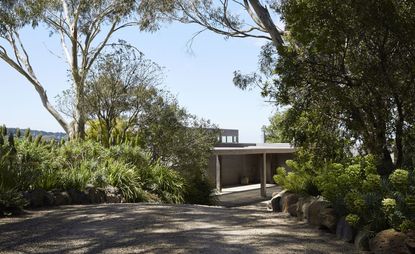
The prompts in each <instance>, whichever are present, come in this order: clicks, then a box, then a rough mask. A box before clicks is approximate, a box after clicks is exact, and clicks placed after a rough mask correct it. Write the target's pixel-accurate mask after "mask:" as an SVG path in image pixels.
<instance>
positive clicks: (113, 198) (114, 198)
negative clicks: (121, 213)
mask: <svg viewBox="0 0 415 254" xmlns="http://www.w3.org/2000/svg"><path fill="white" fill-rule="evenodd" d="M122 201H123V200H122V196H121V195H115V194H106V196H105V202H107V203H122Z"/></svg>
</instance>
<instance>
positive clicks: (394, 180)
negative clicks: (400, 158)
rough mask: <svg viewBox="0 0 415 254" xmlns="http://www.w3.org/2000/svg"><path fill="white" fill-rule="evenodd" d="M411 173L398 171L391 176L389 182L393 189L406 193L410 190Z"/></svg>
mask: <svg viewBox="0 0 415 254" xmlns="http://www.w3.org/2000/svg"><path fill="white" fill-rule="evenodd" d="M408 180H409V172H408V171H407V170H403V169H396V170H395V171H394V172H393V173H392V174H390V175H389V182H390V183H391V185H392V187H393V188H395V189H397V190H399V191H401V192H406V191H407V189H408V187H409V186H408Z"/></svg>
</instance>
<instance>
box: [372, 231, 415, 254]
mask: <svg viewBox="0 0 415 254" xmlns="http://www.w3.org/2000/svg"><path fill="white" fill-rule="evenodd" d="M406 239H407V236H406V235H405V234H404V233H402V232H398V231H395V230H394V229H387V230H383V231H381V232H379V233H378V234H377V235H376V236H375V237H374V238H373V239H372V240H371V241H370V242H369V246H370V250H371V251H372V252H373V253H374V254H387V253H394V254H410V253H411V252H410V251H409V249H408V247H407V246H406V244H405V241H406Z"/></svg>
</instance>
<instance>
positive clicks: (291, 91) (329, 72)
mask: <svg viewBox="0 0 415 254" xmlns="http://www.w3.org/2000/svg"><path fill="white" fill-rule="evenodd" d="M265 3H267V4H268V7H267V6H266V4H265ZM237 8H239V10H242V11H243V12H244V13H245V14H247V15H243V16H248V17H250V19H251V20H250V22H251V23H252V24H253V25H249V23H248V22H245V20H243V19H242V18H241V16H239V15H236V14H235V13H241V12H240V11H238V10H237ZM176 9H177V11H176V12H175V16H174V17H173V19H177V20H180V21H182V22H187V23H196V24H199V25H201V26H202V27H203V29H204V30H210V31H213V32H215V33H218V34H221V35H224V36H227V37H242V38H245V37H256V38H264V39H265V40H268V41H269V42H270V43H268V44H267V45H265V46H264V47H263V48H262V51H261V57H260V70H261V72H263V74H265V78H272V79H274V81H273V82H272V81H271V82H270V81H269V79H264V76H262V75H259V74H252V75H242V74H241V73H239V72H235V74H236V75H235V78H234V82H235V84H236V85H237V86H239V87H240V88H242V89H247V88H249V87H251V86H252V85H258V86H260V87H261V89H262V91H261V92H262V95H264V96H270V97H271V98H272V100H273V101H275V102H276V103H277V104H278V105H280V106H281V105H286V106H289V107H291V108H290V109H289V112H290V114H289V115H290V119H291V123H304V121H303V120H302V119H304V117H305V116H306V118H309V117H312V119H309V120H310V121H312V122H314V123H315V124H316V125H317V126H325V127H324V128H321V130H332V129H333V128H336V129H337V130H336V131H334V132H331V133H339V134H340V135H344V137H352V141H353V142H354V143H355V144H357V145H359V147H360V148H361V150H362V151H363V152H369V153H373V154H374V155H375V156H376V158H377V161H378V169H379V171H380V172H382V173H388V172H390V171H391V170H392V169H393V168H394V167H401V166H405V165H408V163H412V164H413V160H410V159H408V158H411V157H413V155H411V154H410V151H413V150H414V148H413V145H412V144H413V141H414V135H413V133H414V110H413V106H414V100H413V99H412V98H413V94H414V93H415V87H414V84H415V83H414V80H413V79H414V77H415V75H414V71H413V70H414V69H413V67H414V59H415V58H414V57H413V52H414V41H415V31H414V24H415V23H414V22H415V20H414V17H415V13H414V11H415V7H414V3H413V2H412V1H398V0H382V1H375V0H371V1H364V2H356V1H352V0H350V1H349V0H347V1H338V0H329V1H326V0H306V1H304V0H287V1H285V0H284V1H277V0H270V1H259V0H253V1H250V0H243V1H242V0H241V1H238V0H236V1H226V0H225V1H203V0H201V1H196V0H195V1H178V3H177V5H176ZM270 12H272V13H270ZM275 16H280V17H281V18H282V19H283V21H284V23H285V32H283V31H281V30H278V28H277V27H276V25H275V22H274V21H273V19H272V17H275ZM276 31H277V32H276ZM275 74H277V75H275ZM264 81H265V82H264ZM317 129H318V128H317ZM291 133H297V134H298V135H299V133H303V134H306V133H305V132H295V131H293V132H291ZM312 133H313V132H312ZM312 133H311V134H312ZM297 134H296V135H297ZM309 134H310V133H309ZM312 136H313V135H312ZM318 136H319V135H317V136H315V135H314V137H318ZM303 137H304V136H303ZM301 140H308V141H307V142H308V144H309V141H310V139H309V138H305V139H303V138H301V137H298V136H297V138H296V139H295V141H296V142H298V144H301V142H300V141H301ZM316 141H317V140H316ZM302 144H305V143H302ZM327 145H329V144H327ZM391 152H393V153H394V154H395V161H394V162H395V163H394V165H393V164H392V158H391V156H390V154H391ZM408 153H409V154H408ZM410 161H412V162H410Z"/></svg>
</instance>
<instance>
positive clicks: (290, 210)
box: [288, 203, 298, 217]
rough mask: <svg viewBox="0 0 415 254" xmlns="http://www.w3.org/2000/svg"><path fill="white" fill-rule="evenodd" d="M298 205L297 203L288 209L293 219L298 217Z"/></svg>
mask: <svg viewBox="0 0 415 254" xmlns="http://www.w3.org/2000/svg"><path fill="white" fill-rule="evenodd" d="M297 205H298V203H295V204H292V205H290V206H289V207H288V213H289V214H290V215H291V216H293V217H297Z"/></svg>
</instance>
